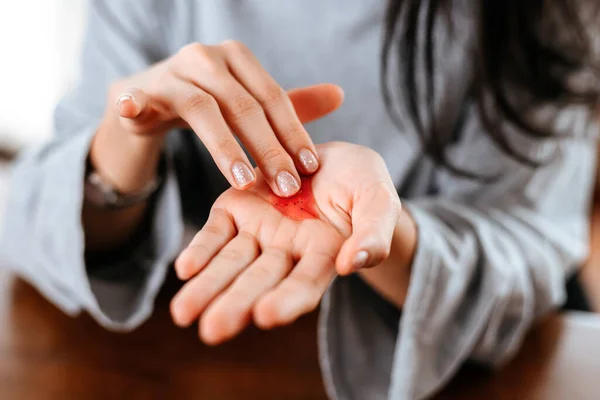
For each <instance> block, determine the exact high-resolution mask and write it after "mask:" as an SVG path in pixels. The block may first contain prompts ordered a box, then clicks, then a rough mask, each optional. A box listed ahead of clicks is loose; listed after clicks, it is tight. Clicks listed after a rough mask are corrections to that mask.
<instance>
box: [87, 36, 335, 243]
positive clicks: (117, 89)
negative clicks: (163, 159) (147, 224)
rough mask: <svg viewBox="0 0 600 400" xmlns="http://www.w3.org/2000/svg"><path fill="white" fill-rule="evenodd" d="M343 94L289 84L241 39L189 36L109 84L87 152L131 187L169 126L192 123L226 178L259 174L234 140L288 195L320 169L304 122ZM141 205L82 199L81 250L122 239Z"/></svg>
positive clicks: (137, 185)
mask: <svg viewBox="0 0 600 400" xmlns="http://www.w3.org/2000/svg"><path fill="white" fill-rule="evenodd" d="M342 98H343V92H342V91H341V89H340V88H339V87H337V86H334V85H327V84H324V85H316V86H310V87H305V88H299V89H297V90H293V91H289V92H285V91H284V90H283V89H282V88H281V87H280V86H279V85H278V84H277V83H276V82H275V80H274V79H273V78H272V77H271V76H270V75H269V74H268V73H267V72H266V71H265V70H264V69H263V68H262V66H261V65H260V64H259V62H258V61H257V60H256V58H255V57H254V55H253V54H252V53H251V52H250V51H249V50H248V49H247V48H246V47H245V46H244V45H243V44H241V43H239V42H235V41H227V42H224V43H222V44H219V45H215V46H206V45H201V44H198V43H196V44H191V45H188V46H186V47H184V48H183V49H181V50H180V51H179V52H178V53H177V54H175V55H173V56H172V57H171V58H169V59H166V60H164V61H162V62H160V63H157V64H155V65H153V66H152V67H150V68H149V69H148V70H145V71H142V72H140V73H138V74H136V75H134V76H131V77H128V78H125V79H123V80H120V81H118V82H115V83H114V84H113V85H112V87H111V88H110V90H109V96H108V100H107V106H106V113H105V116H104V118H103V121H102V122H101V124H100V126H99V128H98V131H97V133H96V135H95V137H94V140H93V141H92V146H91V149H90V159H91V162H92V164H93V165H94V167H95V168H96V170H97V171H98V173H99V174H100V175H101V176H102V177H103V178H104V179H105V180H106V181H108V182H110V183H111V184H112V185H113V186H114V187H115V188H116V189H117V190H119V191H120V192H122V193H125V194H128V193H135V192H137V191H139V190H140V189H141V188H143V187H144V186H145V185H146V184H147V183H148V182H149V181H150V180H151V179H152V178H153V176H154V175H155V173H156V168H157V165H158V161H159V158H160V152H161V150H162V148H163V145H164V141H165V137H166V135H167V132H169V131H171V130H172V128H175V127H189V128H191V129H193V130H194V132H196V134H197V135H198V138H199V139H200V140H201V141H202V142H203V144H204V145H205V146H206V148H207V149H208V151H209V152H210V154H211V156H212V157H213V159H214V161H215V163H216V165H217V166H218V167H219V169H220V171H221V172H222V173H223V175H224V176H225V177H226V178H227V179H228V180H229V182H230V183H231V185H232V187H234V188H236V189H239V190H247V189H249V188H251V187H252V186H253V185H254V184H255V183H256V178H257V176H256V173H254V171H253V170H252V168H251V167H250V163H249V161H248V157H247V156H246V154H245V153H244V151H243V150H242V147H241V146H240V144H239V143H238V142H237V140H236V139H239V140H240V141H241V143H242V144H243V145H244V147H245V148H246V149H247V150H248V151H249V153H250V154H251V155H252V157H253V158H254V160H255V161H256V163H257V165H258V170H259V171H260V173H261V175H262V176H263V177H264V180H265V182H266V183H267V185H268V186H269V187H270V189H271V190H272V191H273V192H274V193H276V194H277V195H279V196H282V197H289V196H293V195H294V194H295V193H296V192H297V190H298V189H299V186H300V174H302V175H310V174H312V173H314V172H315V171H316V170H317V169H318V168H319V160H318V157H317V153H316V149H315V146H314V144H313V143H312V141H311V139H310V137H309V135H308V133H307V132H306V130H305V129H304V127H303V125H302V124H303V123H306V122H309V121H311V120H314V119H317V118H320V117H322V116H323V115H325V114H327V113H329V112H331V111H333V110H335V109H336V108H337V107H339V105H340V104H341V102H342ZM307 154H308V156H307ZM311 154H312V158H311V157H309V156H310V155H311ZM307 160H308V161H307ZM240 165H242V166H246V168H247V172H248V174H246V176H245V177H246V178H247V179H246V180H245V181H244V182H240V181H239V179H236V176H237V177H239V176H240V174H239V173H238V174H236V173H234V172H235V169H234V166H240ZM282 174H283V175H282ZM282 176H284V177H287V179H283V180H282V179H280V178H281V177H282ZM282 182H283V183H282ZM286 182H287V184H284V183H286ZM284 189H285V190H284ZM146 208H147V204H138V205H136V206H135V207H131V208H128V209H126V210H118V211H106V210H101V209H97V208H94V207H93V206H91V205H90V204H87V203H86V204H84V207H83V215H82V219H83V225H84V231H85V234H86V249H87V250H94V251H104V250H110V249H113V248H116V247H119V246H120V245H122V244H124V243H125V242H126V241H127V240H128V239H129V238H130V237H131V235H132V234H133V233H134V232H135V231H136V229H137V227H138V226H139V224H140V222H141V221H142V218H143V216H144V215H145V212H146Z"/></svg>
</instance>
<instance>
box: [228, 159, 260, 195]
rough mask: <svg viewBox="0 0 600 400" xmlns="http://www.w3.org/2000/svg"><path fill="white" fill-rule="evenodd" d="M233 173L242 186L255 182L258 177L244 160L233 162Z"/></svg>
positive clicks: (238, 183)
mask: <svg viewBox="0 0 600 400" xmlns="http://www.w3.org/2000/svg"><path fill="white" fill-rule="evenodd" d="M231 173H232V175H233V179H235V182H236V183H237V185H238V186H239V187H240V188H243V187H244V186H248V185H249V184H251V183H252V182H254V179H256V178H255V176H254V172H252V170H251V169H250V167H249V166H248V165H247V164H246V163H245V162H242V161H236V162H235V163H233V165H232V167H231Z"/></svg>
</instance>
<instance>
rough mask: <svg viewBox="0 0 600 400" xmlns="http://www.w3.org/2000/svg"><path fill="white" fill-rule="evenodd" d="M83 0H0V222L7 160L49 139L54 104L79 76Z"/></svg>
mask: <svg viewBox="0 0 600 400" xmlns="http://www.w3.org/2000/svg"><path fill="white" fill-rule="evenodd" d="M87 3H88V0H18V1H6V0H3V1H0V54H2V62H1V63H0V220H1V218H2V211H3V210H4V204H5V200H6V197H7V193H8V187H9V186H10V162H9V161H10V159H11V158H12V157H14V155H15V154H16V153H17V152H18V151H19V150H20V149H22V148H24V147H25V146H32V145H36V144H38V143H40V142H42V141H44V140H46V139H47V138H48V137H50V135H51V134H52V113H53V110H54V107H55V105H56V102H57V100H58V99H59V98H60V97H61V95H62V94H63V93H64V92H65V91H67V90H69V88H70V86H71V85H73V84H74V82H75V81H76V80H77V71H78V66H79V63H78V55H79V51H80V49H81V43H82V39H83V34H84V27H85V20H86V12H87V11H86V10H87Z"/></svg>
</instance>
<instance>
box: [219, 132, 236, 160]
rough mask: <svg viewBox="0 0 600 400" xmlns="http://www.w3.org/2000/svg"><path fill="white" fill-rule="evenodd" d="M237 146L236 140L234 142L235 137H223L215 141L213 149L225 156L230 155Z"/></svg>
mask: <svg viewBox="0 0 600 400" xmlns="http://www.w3.org/2000/svg"><path fill="white" fill-rule="evenodd" d="M237 147H238V142H236V141H235V139H233V138H228V137H225V138H221V139H219V140H218V141H217V143H216V145H215V150H216V151H217V153H218V154H223V155H225V156H226V157H230V156H232V155H233V154H234V153H235V152H236V148H237Z"/></svg>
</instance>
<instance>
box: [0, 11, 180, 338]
mask: <svg viewBox="0 0 600 400" xmlns="http://www.w3.org/2000/svg"><path fill="white" fill-rule="evenodd" d="M154 6H155V2H154V1H151V0H142V1H138V2H136V6H135V7H132V6H131V4H129V3H127V2H121V1H114V0H103V1H102V0H94V1H92V2H90V11H89V18H88V28H87V34H86V38H85V42H84V46H83V54H82V68H81V78H80V81H79V83H78V85H77V86H76V88H75V89H74V90H73V91H72V92H71V93H70V94H69V95H67V96H66V97H65V98H64V99H63V100H62V101H61V102H60V104H59V105H58V107H57V109H56V113H55V131H54V138H53V139H52V140H51V141H50V142H49V143H46V144H44V145H43V146H40V147H37V148H35V149H30V150H28V151H26V152H25V153H24V154H23V155H22V156H21V157H20V158H19V160H18V162H17V164H16V166H15V169H14V174H13V178H12V187H11V195H10V198H9V201H8V205H7V212H6V216H5V218H4V222H3V231H2V241H1V247H0V250H1V255H2V258H3V266H4V265H8V266H9V267H10V268H12V269H14V270H15V271H16V273H17V274H19V275H21V276H22V277H23V278H25V279H26V280H28V281H29V282H30V283H31V284H33V285H34V286H35V287H36V288H37V289H38V290H39V291H40V292H41V293H42V294H44V295H45V296H46V297H47V298H48V299H49V300H50V301H52V302H53V303H54V304H56V305H57V306H58V307H60V308H61V309H62V310H64V311H65V312H66V313H68V314H70V315H76V314H78V313H79V312H81V311H87V312H89V313H90V314H91V315H92V316H93V317H94V318H95V319H96V320H97V321H98V322H99V323H100V324H102V325H103V326H105V327H107V328H111V329H119V330H129V329H132V328H134V327H135V326H137V325H139V324H140V323H141V322H142V321H143V320H144V319H145V318H146V317H148V315H149V314H150V313H151V310H152V305H153V301H154V297H155V295H156V293H157V291H158V289H159V287H160V285H161V282H162V281H163V278H164V276H165V273H166V270H167V266H168V264H169V263H170V262H171V261H172V260H173V259H174V257H175V256H176V254H177V251H178V250H179V247H180V245H181V235H182V217H181V211H180V198H179V189H178V185H177V181H176V179H175V175H174V171H173V168H172V166H171V167H170V168H169V171H168V174H167V179H166V182H165V184H164V186H163V188H162V190H161V192H160V193H159V194H158V196H157V199H156V206H155V208H154V214H153V215H152V216H150V218H151V220H152V229H151V234H150V235H149V236H150V237H149V238H148V240H147V241H145V242H144V243H143V245H142V246H140V247H139V248H138V249H137V250H136V251H133V252H132V253H131V254H130V256H129V257H126V258H125V259H121V260H118V261H112V262H107V265H101V266H95V268H93V269H90V268H88V266H87V265H86V263H85V249H84V234H83V229H82V224H81V208H82V202H83V199H82V197H83V181H84V170H85V160H86V157H87V154H88V150H89V145H90V141H91V139H92V137H93V135H94V133H95V131H96V128H97V126H98V123H99V121H100V119H101V118H102V115H103V113H104V107H105V102H106V94H107V89H108V86H109V85H110V84H111V83H112V82H113V81H115V80H117V79H119V78H121V77H123V76H127V75H130V74H132V73H135V72H137V71H139V70H141V69H144V68H146V67H148V66H149V65H150V64H151V63H153V62H155V61H157V60H158V59H159V58H160V57H161V51H162V47H161V40H162V36H161V34H160V28H159V26H158V21H157V19H156V13H155V12H154ZM168 156H170V155H168ZM168 158H169V157H168Z"/></svg>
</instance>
